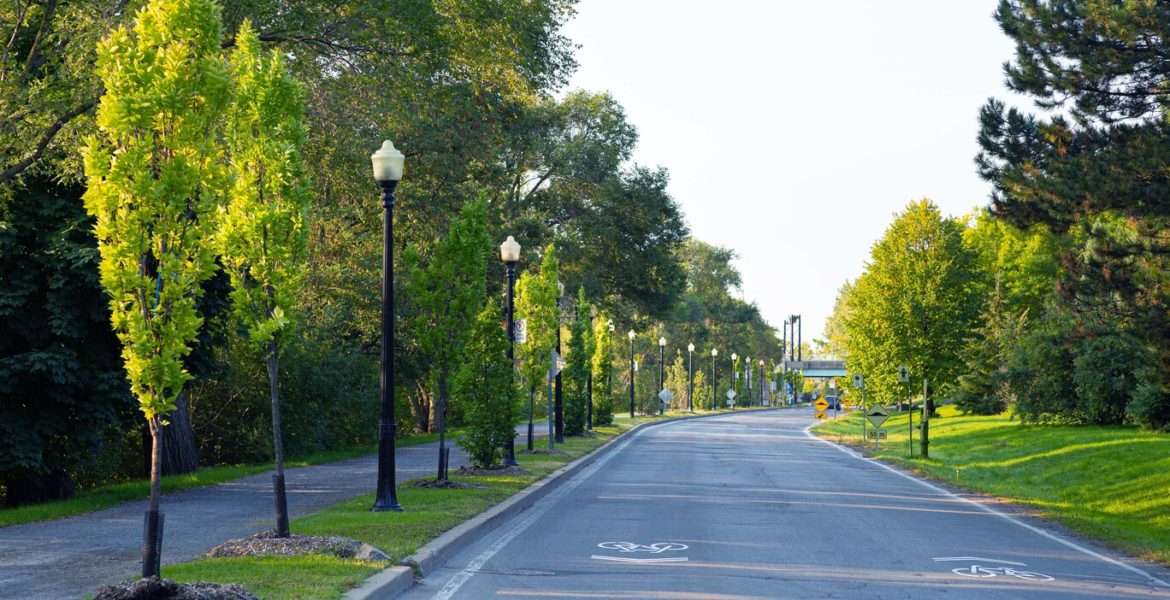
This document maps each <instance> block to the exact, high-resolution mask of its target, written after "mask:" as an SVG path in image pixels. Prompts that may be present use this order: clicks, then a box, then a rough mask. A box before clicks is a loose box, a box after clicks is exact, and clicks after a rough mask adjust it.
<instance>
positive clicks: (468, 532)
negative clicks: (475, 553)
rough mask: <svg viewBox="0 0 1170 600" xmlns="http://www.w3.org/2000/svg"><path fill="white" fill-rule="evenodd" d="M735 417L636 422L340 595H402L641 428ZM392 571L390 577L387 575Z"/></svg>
mask: <svg viewBox="0 0 1170 600" xmlns="http://www.w3.org/2000/svg"><path fill="white" fill-rule="evenodd" d="M784 408H787V407H775V408H766V409H753V410H747V411H745V410H741V411H738V412H739V413H740V414H743V413H747V412H756V411H763V410H782V409H784ZM733 414H736V413H735V412H732V411H724V412H719V413H714V414H709V415H694V416H685V417H678V418H675V419H669V420H662V421H649V422H646V423H639V424H637V425H635V426H633V427H631V428H630V429H627V430H626V431H623V432H622V433H621V434H619V435H617V436H614V438H613V439H611V440H609V441H608V442H606V443H604V444H602V445H601V446H598V447H597V448H596V449H595V450H593V451H592V452H590V453H589V454H586V455H585V456H582V457H581V458H578V459H577V460H574V461H573V462H571V463H569V464H567V465H565V466H563V467H561V468H559V469H557V470H556V471H553V472H552V473H549V474H548V476H546V477H545V478H544V479H541V480H540V481H537V482H535V483H533V484H532V485H530V486H528V487H526V488H524V489H523V490H520V491H519V492H516V493H515V494H513V495H512V496H510V497H508V499H506V500H504V501H503V502H500V503H499V504H496V505H495V506H492V507H491V508H489V509H487V510H485V511H483V512H482V513H479V514H478V515H476V516H474V517H472V518H470V519H468V520H466V521H464V522H462V523H460V524H459V525H456V526H455V527H452V528H451V529H448V530H447V531H446V532H444V533H442V534H441V535H439V537H437V538H435V539H433V540H431V541H430V542H428V543H427V544H426V545H424V546H423V547H421V548H419V549H418V551H417V552H415V553H414V554H412V555H411V556H408V557H406V558H405V559H403V560H402V562H403V564H405V565H408V566H409V568H408V567H390V568H388V569H386V570H384V571H381V572H379V573H377V574H375V575H374V576H373V577H370V578H369V579H367V580H366V581H365V583H363V584H362V585H361V587H358V588H354V589H352V590H350V591H349V592H347V593H346V594H345V596H344V598H345V599H346V600H387V599H389V598H394V597H395V596H397V595H399V594H401V593H402V592H405V591H406V590H408V589H410V587H411V586H412V585H414V579H415V578H418V579H421V578H423V577H426V576H427V575H429V574H430V573H433V572H434V571H435V570H436V569H438V568H439V567H441V566H443V563H445V562H447V559H448V558H450V557H451V555H453V554H455V553H456V552H458V551H460V550H462V549H463V548H465V547H466V546H468V545H469V544H471V542H473V541H475V540H477V539H479V538H481V537H483V536H484V535H486V534H488V533H490V532H491V531H492V530H493V529H495V528H496V527H498V526H500V524H502V523H503V522H505V521H507V520H508V519H510V518H512V517H514V516H516V515H517V514H518V513H521V512H523V511H525V510H527V509H528V508H531V507H532V505H533V504H536V502H537V501H538V500H540V499H541V498H543V497H545V496H546V495H548V493H549V492H551V491H552V490H554V489H556V487H557V485H559V484H560V483H561V482H563V481H565V480H566V479H567V478H568V477H569V476H571V475H573V474H574V473H576V472H577V471H580V470H581V469H583V468H585V467H587V466H589V464H590V463H592V462H593V461H594V460H596V459H597V458H598V457H600V456H602V455H603V454H605V453H606V452H608V451H610V450H612V449H613V447H614V444H615V443H617V442H618V441H620V440H621V439H622V438H624V437H626V436H627V435H630V434H632V433H634V432H635V431H638V430H640V429H643V428H645V427H654V426H656V425H665V424H667V423H678V422H679V421H690V420H693V419H706V418H710V417H719V416H724V415H733ZM391 571H393V572H394V573H393V574H391V575H387V573H390V572H391ZM404 573H413V575H414V577H412V578H410V579H409V580H408V581H409V584H403V582H402V581H401V580H402V579H404V577H403V574H404Z"/></svg>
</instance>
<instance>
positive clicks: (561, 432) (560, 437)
mask: <svg viewBox="0 0 1170 600" xmlns="http://www.w3.org/2000/svg"><path fill="white" fill-rule="evenodd" d="M557 289H558V290H559V291H560V295H559V296H558V297H557V356H561V311H562V310H564V302H565V284H563V283H561V282H559V281H558V282H557ZM556 437H557V443H558V444H563V443H565V405H564V403H563V401H562V400H561V372H560V371H557V379H556Z"/></svg>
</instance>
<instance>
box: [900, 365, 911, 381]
mask: <svg viewBox="0 0 1170 600" xmlns="http://www.w3.org/2000/svg"><path fill="white" fill-rule="evenodd" d="M898 383H910V367H907V366H906V365H900V366H899V367H898Z"/></svg>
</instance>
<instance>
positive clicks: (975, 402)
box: [951, 283, 1028, 415]
mask: <svg viewBox="0 0 1170 600" xmlns="http://www.w3.org/2000/svg"><path fill="white" fill-rule="evenodd" d="M1000 289H1001V288H1000V286H999V284H998V283H997V284H996V286H995V289H994V291H993V292H992V295H991V297H990V298H988V301H987V306H986V307H985V308H984V310H983V313H982V314H981V315H980V321H981V324H980V325H979V326H978V327H976V328H975V329H974V330H973V331H972V334H973V335H972V336H971V337H970V338H969V339H968V340H967V345H966V346H965V347H964V348H963V351H962V353H961V358H962V360H963V366H964V369H965V371H966V372H965V373H964V374H962V375H960V376H959V380H958V384H957V385H956V386H955V389H954V391H953V393H952V394H951V399H952V400H953V401H954V404H955V406H957V407H958V408H959V410H962V411H963V412H966V413H971V414H976V415H995V414H999V413H1001V412H1003V410H1004V409H1005V408H1007V405H1008V402H1009V401H1010V400H1011V393H1010V390H1009V388H1008V386H1007V369H1006V368H1003V367H1004V365H1006V364H1007V362H1008V358H1009V357H1010V355H1011V352H1012V351H1013V350H1014V349H1015V348H1016V346H1017V345H1018V344H1019V342H1020V338H1021V337H1022V336H1023V335H1024V333H1025V332H1026V329H1027V324H1028V318H1027V312H1024V313H1022V314H1020V315H1019V316H1013V315H1011V314H1009V313H1008V312H1007V301H1006V299H1005V298H1004V296H1003V294H1002V293H1001V292H1000Z"/></svg>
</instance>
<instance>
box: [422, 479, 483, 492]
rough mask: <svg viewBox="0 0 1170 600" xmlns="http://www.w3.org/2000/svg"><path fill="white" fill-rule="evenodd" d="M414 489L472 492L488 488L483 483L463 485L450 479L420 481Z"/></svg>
mask: <svg viewBox="0 0 1170 600" xmlns="http://www.w3.org/2000/svg"><path fill="white" fill-rule="evenodd" d="M413 485H414V487H417V488H434V489H447V490H470V489H482V488H486V487H487V486H486V485H484V484H482V483H463V482H462V481H451V480H450V479H419V480H418V481H415V482H414V484H413Z"/></svg>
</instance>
